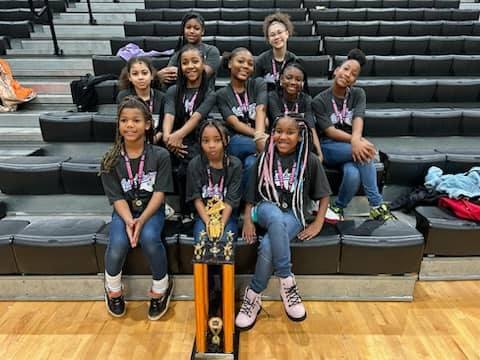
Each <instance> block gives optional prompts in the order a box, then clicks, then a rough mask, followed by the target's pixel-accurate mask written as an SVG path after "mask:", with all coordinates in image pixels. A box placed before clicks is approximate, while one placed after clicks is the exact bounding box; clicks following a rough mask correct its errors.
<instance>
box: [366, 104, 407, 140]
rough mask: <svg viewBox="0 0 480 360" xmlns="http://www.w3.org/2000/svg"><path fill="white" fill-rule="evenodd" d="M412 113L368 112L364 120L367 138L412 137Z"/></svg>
mask: <svg viewBox="0 0 480 360" xmlns="http://www.w3.org/2000/svg"><path fill="white" fill-rule="evenodd" d="M410 123H411V111H388V110H383V111H382V110H377V111H372V110H367V111H366V112H365V118H364V129H363V131H364V135H365V136H407V135H410Z"/></svg>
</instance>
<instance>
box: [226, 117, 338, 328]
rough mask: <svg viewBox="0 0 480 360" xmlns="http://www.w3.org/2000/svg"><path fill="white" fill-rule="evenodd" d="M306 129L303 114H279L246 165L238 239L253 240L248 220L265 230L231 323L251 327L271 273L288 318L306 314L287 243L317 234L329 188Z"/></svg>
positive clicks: (296, 317)
mask: <svg viewBox="0 0 480 360" xmlns="http://www.w3.org/2000/svg"><path fill="white" fill-rule="evenodd" d="M311 146H312V144H311V135H310V128H309V127H308V125H307V124H306V123H305V121H304V119H303V117H299V118H295V117H293V115H284V116H282V117H280V118H279V119H277V120H276V121H275V122H274V124H273V131H272V133H271V136H270V137H269V139H268V140H267V145H266V147H265V151H264V152H263V153H262V154H261V155H260V156H259V158H258V160H257V162H256V164H255V165H254V167H253V168H252V173H251V175H250V179H249V184H248V189H247V192H246V194H245V201H246V203H247V204H246V206H245V214H244V224H243V238H244V239H245V240H246V241H247V242H248V243H253V242H255V241H256V230H255V225H254V223H257V224H258V225H259V226H260V227H262V228H264V229H265V230H266V234H265V235H264V236H263V237H262V238H261V240H260V244H259V248H258V256H257V263H256V266H255V274H254V275H253V278H252V280H251V281H250V284H249V286H248V287H247V288H246V290H245V295H244V298H243V303H242V306H241V308H240V311H239V313H238V315H237V317H236V320H235V324H236V326H237V327H238V328H239V329H241V330H246V329H249V328H251V327H252V326H253V325H254V324H255V321H256V318H257V315H258V313H259V312H260V309H261V293H262V291H263V290H264V289H265V288H266V287H267V285H268V280H269V278H270V276H271V275H272V272H273V273H274V274H275V275H276V276H277V277H278V278H279V280H280V296H281V298H282V301H283V305H284V307H285V312H286V314H287V316H288V317H289V318H290V319H291V320H293V321H302V320H304V319H305V318H306V317H307V313H306V311H305V307H304V306H303V303H302V299H301V297H300V294H299V292H298V289H297V284H296V282H295V277H294V275H293V274H292V264H291V260H290V241H292V240H293V239H294V238H295V237H298V239H300V240H310V239H312V238H313V237H314V236H316V235H317V234H319V233H320V230H321V229H322V227H323V222H324V216H325V212H326V210H327V207H328V196H329V194H330V186H329V184H328V181H327V178H326V176H325V172H324V170H323V167H322V164H321V162H320V160H319V159H318V157H317V156H315V155H314V154H313V153H312V152H311ZM316 200H319V210H318V212H317V215H316V217H315V219H314V220H313V222H311V223H310V224H307V223H306V221H305V216H306V215H307V214H306V210H307V207H308V203H309V202H310V201H316Z"/></svg>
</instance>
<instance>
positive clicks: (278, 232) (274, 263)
mask: <svg viewBox="0 0 480 360" xmlns="http://www.w3.org/2000/svg"><path fill="white" fill-rule="evenodd" d="M257 221H258V224H259V225H260V226H261V227H263V228H265V229H267V233H266V234H265V236H263V237H262V239H261V240H260V244H259V246H258V255H257V263H256V265H255V274H254V275H253V278H252V280H251V282H250V288H251V289H252V290H253V291H255V292H256V293H261V292H262V291H263V290H265V288H266V287H267V285H268V279H270V276H271V275H272V273H273V272H275V275H276V276H278V277H280V278H286V277H288V276H290V275H292V264H291V262H290V242H291V241H292V240H293V239H294V238H295V237H296V236H297V234H298V233H299V232H300V230H301V229H302V225H301V224H300V222H299V221H298V220H297V218H296V217H295V215H294V214H293V211H292V210H291V209H290V210H288V211H286V212H284V211H282V210H280V208H279V207H278V206H277V205H275V204H274V203H272V202H268V201H262V202H260V203H259V204H258V205H257Z"/></svg>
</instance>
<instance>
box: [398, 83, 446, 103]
mask: <svg viewBox="0 0 480 360" xmlns="http://www.w3.org/2000/svg"><path fill="white" fill-rule="evenodd" d="M436 86H437V81H436V80H392V90H391V91H392V92H391V94H392V99H393V101H394V102H415V103H421V102H432V101H433V96H434V95H435V90H436Z"/></svg>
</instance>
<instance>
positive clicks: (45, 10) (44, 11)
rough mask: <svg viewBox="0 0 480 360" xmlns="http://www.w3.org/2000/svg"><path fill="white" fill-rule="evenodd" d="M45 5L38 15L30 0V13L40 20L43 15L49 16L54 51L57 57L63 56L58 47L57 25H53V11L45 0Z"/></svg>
mask: <svg viewBox="0 0 480 360" xmlns="http://www.w3.org/2000/svg"><path fill="white" fill-rule="evenodd" d="M43 3H44V4H45V5H44V6H43V8H42V9H41V10H40V12H39V13H37V12H36V11H35V7H34V5H33V0H28V5H29V6H30V11H31V12H32V13H33V16H34V17H37V18H39V19H40V18H41V17H42V16H43V14H47V21H48V26H49V27H50V34H52V41H53V49H54V52H55V55H57V56H63V50H62V49H60V47H59V46H58V41H57V34H56V33H55V25H54V24H53V15H52V11H51V10H50V5H49V3H48V0H43Z"/></svg>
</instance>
